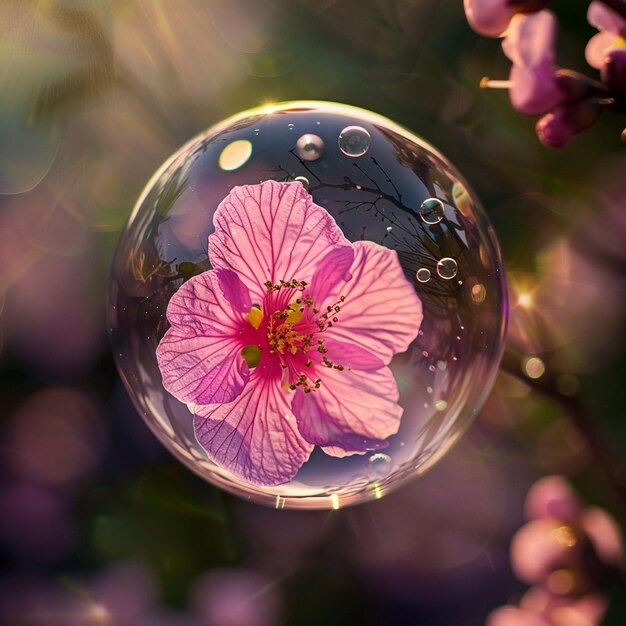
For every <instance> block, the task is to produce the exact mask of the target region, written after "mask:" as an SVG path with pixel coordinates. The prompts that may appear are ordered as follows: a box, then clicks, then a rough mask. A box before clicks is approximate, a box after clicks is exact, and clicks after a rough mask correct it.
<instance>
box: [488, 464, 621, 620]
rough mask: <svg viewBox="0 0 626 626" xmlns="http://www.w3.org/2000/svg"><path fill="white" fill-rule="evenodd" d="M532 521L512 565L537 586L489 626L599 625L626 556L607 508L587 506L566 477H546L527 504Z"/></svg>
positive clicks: (518, 540)
mask: <svg viewBox="0 0 626 626" xmlns="http://www.w3.org/2000/svg"><path fill="white" fill-rule="evenodd" d="M525 514H526V517H527V518H528V520H529V521H528V522H527V523H526V524H525V525H524V526H522V528H520V530H518V531H517V533H516V534H515V536H514V537H513V540H512V542H511V565H512V567H513V570H514V572H515V574H516V575H517V577H518V578H519V579H520V580H522V581H524V582H525V583H528V584H530V585H532V587H531V588H530V590H529V591H527V592H526V594H524V596H523V597H522V599H521V601H520V603H519V605H518V606H513V605H507V606H503V607H500V608H498V609H496V610H495V611H493V612H492V613H491V614H490V616H489V618H488V619H487V626H517V625H519V626H522V625H523V626H596V625H597V624H600V623H601V621H602V618H603V617H604V614H605V612H606V608H607V605H608V597H607V594H606V587H607V585H608V583H609V581H610V580H611V578H612V577H613V576H614V575H615V573H616V572H617V571H618V567H619V562H620V560H621V558H622V556H623V544H622V536H621V533H620V530H619V527H618V525H617V523H616V522H615V520H614V519H613V517H611V516H610V515H609V514H608V513H607V512H606V511H605V510H604V509H601V508H599V507H594V506H585V505H583V504H582V503H581V501H580V500H579V498H578V496H577V495H576V493H575V492H574V491H573V490H572V488H571V486H570V485H569V483H568V482H567V481H566V480H565V479H564V478H562V477H560V476H548V477H545V478H542V479H541V480H539V481H538V482H537V483H535V484H534V485H533V487H531V489H530V491H529V492H528V496H527V498H526V504H525Z"/></svg>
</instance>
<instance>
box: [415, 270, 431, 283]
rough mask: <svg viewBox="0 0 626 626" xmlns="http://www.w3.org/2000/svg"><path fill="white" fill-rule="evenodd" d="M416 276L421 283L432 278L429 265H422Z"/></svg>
mask: <svg viewBox="0 0 626 626" xmlns="http://www.w3.org/2000/svg"><path fill="white" fill-rule="evenodd" d="M415 277H416V278H417V280H419V281H420V283H427V282H428V281H429V280H430V270H429V269H428V268H427V267H420V268H419V269H418V270H417V272H416V274H415Z"/></svg>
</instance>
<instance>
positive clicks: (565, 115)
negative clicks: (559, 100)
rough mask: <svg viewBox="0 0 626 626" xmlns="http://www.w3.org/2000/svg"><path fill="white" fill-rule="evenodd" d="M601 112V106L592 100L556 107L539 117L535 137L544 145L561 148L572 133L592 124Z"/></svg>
mask: <svg viewBox="0 0 626 626" xmlns="http://www.w3.org/2000/svg"><path fill="white" fill-rule="evenodd" d="M600 113H602V106H601V105H600V104H599V103H597V102H594V101H593V100H581V101H579V102H574V103H571V104H566V105H563V106H560V107H558V108H557V109H555V110H554V111H553V112H552V113H548V114H547V115H544V116H543V117H542V118H540V119H539V121H538V122H537V124H536V126H535V130H536V132H537V137H539V141H541V143H542V144H543V145H544V146H548V147H549V148H562V147H563V146H565V145H566V144H567V143H568V142H569V140H570V139H571V138H572V136H573V135H575V134H576V133H579V132H580V131H582V130H585V129H586V128H589V127H590V126H592V125H593V124H594V123H595V122H596V120H597V119H598V117H600Z"/></svg>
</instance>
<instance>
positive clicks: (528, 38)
mask: <svg viewBox="0 0 626 626" xmlns="http://www.w3.org/2000/svg"><path fill="white" fill-rule="evenodd" d="M556 33H557V21H556V18H555V16H554V14H553V13H552V12H551V11H540V12H539V13H536V14H534V15H515V16H514V17H513V19H512V20H511V24H510V26H509V30H508V31H507V35H506V37H505V38H504V40H503V41H502V50H503V51H504V54H506V56H507V57H508V58H509V59H510V60H511V61H512V63H513V66H512V67H511V73H510V76H509V79H510V82H511V85H510V89H509V97H510V99H511V104H512V105H513V106H514V107H515V108H516V109H517V110H518V111H520V113H524V114H526V115H538V114H541V113H546V112H547V111H550V110H551V109H553V108H554V107H555V106H556V105H558V104H560V103H561V102H563V101H564V100H565V99H566V94H565V93H564V92H563V90H562V89H561V87H560V85H559V81H558V78H557V75H556V68H555V67H554V58H555V55H554V46H555V40H556Z"/></svg>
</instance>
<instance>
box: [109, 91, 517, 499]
mask: <svg viewBox="0 0 626 626" xmlns="http://www.w3.org/2000/svg"><path fill="white" fill-rule="evenodd" d="M303 138H304V139H303ZM459 204H461V206H459ZM282 274H285V275H282ZM506 293H507V289H506V281H505V275H504V268H503V264H502V259H501V256H500V252H499V248H498V243H497V240H496V237H495V234H494V232H493V229H492V227H491V225H490V224H489V222H488V219H487V217H486V215H485V213H484V212H483V210H482V208H481V207H480V205H479V203H478V201H477V199H476V197H475V195H474V194H473V192H472V191H471V189H469V188H468V186H467V184H466V183H465V182H464V180H463V178H462V177H461V175H460V174H459V173H458V172H457V171H456V170H455V168H454V167H453V166H452V165H451V164H450V163H449V162H448V161H447V160H446V159H445V158H444V157H443V156H442V155H441V154H440V153H439V152H438V151H437V150H436V149H435V148H433V147H432V146H430V145H429V144H428V143H427V142H426V141H424V140H423V139H421V138H420V137H418V136H417V135H414V134H413V133H411V132H410V131H407V130H405V129H404V128H402V127H400V126H398V125H396V124H394V123H393V122H391V121H390V120H388V119H386V118H384V117H381V116H379V115H376V114H374V113H371V112H368V111H364V110H362V109H357V108H354V107H349V106H345V105H339V104H333V103H323V102H290V103H283V104H276V105H271V106H266V107H262V108H260V109H255V110H251V111H246V112H244V113H241V114H239V115H237V116H235V117H233V118H230V119H228V120H225V121H224V122H221V123H220V124H217V125H216V126H214V127H212V128H210V129H209V130H208V131H206V132H205V133H203V134H202V135H200V136H198V137H196V138H195V139H193V140H192V141H190V142H189V143H188V144H187V145H185V146H184V147H183V148H181V149H180V150H179V151H178V152H177V153H176V154H174V155H173V156H172V157H171V158H170V159H169V160H168V161H167V162H166V163H165V164H164V165H163V166H162V167H161V169H160V170H159V171H158V172H157V173H156V174H155V176H154V177H153V178H152V180H151V181H150V182H149V184H148V186H147V187H146V189H145V190H144V192H143V193H142V195H141V197H140V198H139V200H138V202H137V205H136V206H135V208H134V210H133V211H132V213H131V215H130V218H129V220H128V223H127V225H126V227H125V229H124V231H123V233H122V235H121V237H120V241H119V244H118V248H117V251H116V254H115V258H114V263H113V269H112V274H111V281H110V290H109V305H108V320H109V331H110V335H111V341H112V345H113V349H114V355H115V359H116V362H117V366H118V369H119V371H120V374H121V377H122V379H123V381H124V383H125V385H126V387H127V389H128V391H129V393H130V395H131V397H132V399H133V401H134V403H135V406H136V407H137V409H138V410H139V412H140V414H141V415H142V416H143V418H144V420H145V421H146V423H147V424H148V426H149V427H150V428H151V430H152V432H153V433H154V434H155V435H156V436H157V437H158V438H159V439H160V441H161V442H162V443H163V444H164V445H165V446H166V447H167V448H168V449H169V450H170V451H171V452H172V453H173V454H174V456H176V457H177V458H178V459H179V460H180V461H182V462H183V463H184V464H185V465H187V466H188V467H189V468H191V469H192V470H193V471H194V472H196V473H197V474H199V475H200V476H202V477H203V478H205V479H206V480H207V481H209V482H210V483H212V484H214V485H217V486H218V487H220V488H222V489H225V490H227V491H229V492H231V493H234V494H237V495H239V496H242V497H244V498H247V499H251V500H253V501H256V502H259V503H263V504H266V505H269V506H275V507H276V508H310V509H322V508H326V509H337V508H341V507H343V506H348V505H351V504H355V503H359V502H363V501H367V500H371V499H378V498H381V497H382V496H384V495H385V493H387V492H389V491H391V490H393V489H395V488H397V487H398V486H400V485H402V484H403V483H404V482H406V481H407V480H409V479H410V478H412V477H416V476H420V475H421V474H423V473H424V472H425V471H427V470H428V469H429V468H430V467H431V466H432V465H433V464H434V463H435V462H436V461H437V460H438V459H440V458H441V457H442V456H443V455H444V454H445V453H446V452H447V451H448V450H449V449H450V448H451V447H452V445H453V444H454V443H455V442H456V441H457V440H458V439H459V438H460V436H461V435H462V434H463V432H464V431H465V430H466V429H467V427H468V426H469V424H470V423H471V422H472V420H473V419H474V417H475V416H476V414H477V412H478V410H479V409H480V407H481V406H482V403H483V402H484V400H485V398H486V395H487V393H488V392H489V390H490V388H491V385H492V383H493V379H494V377H495V373H496V371H497V368H498V364H499V361H500V358H501V355H502V350H503V339H504V334H505V330H506V310H507V302H506ZM377 316H378V317H377ZM216 329H217V330H216ZM251 433H252V434H251Z"/></svg>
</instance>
